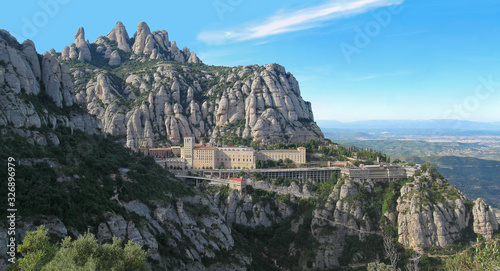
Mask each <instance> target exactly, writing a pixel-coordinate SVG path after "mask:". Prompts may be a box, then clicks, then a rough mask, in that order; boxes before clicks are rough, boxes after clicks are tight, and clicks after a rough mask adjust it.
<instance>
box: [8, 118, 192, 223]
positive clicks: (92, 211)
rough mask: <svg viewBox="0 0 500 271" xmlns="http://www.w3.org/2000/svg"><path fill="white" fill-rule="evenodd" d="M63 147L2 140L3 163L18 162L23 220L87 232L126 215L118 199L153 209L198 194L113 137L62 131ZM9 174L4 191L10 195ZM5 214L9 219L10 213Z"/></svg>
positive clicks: (12, 138)
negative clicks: (108, 215) (51, 221)
mask: <svg viewBox="0 0 500 271" xmlns="http://www.w3.org/2000/svg"><path fill="white" fill-rule="evenodd" d="M41 131H42V132H45V133H48V132H53V133H55V134H56V135H57V136H58V138H59V140H60V144H59V145H58V146H55V145H53V144H50V143H49V144H48V145H47V146H39V145H36V144H35V145H30V144H29V143H27V141H26V140H25V139H24V138H21V137H20V136H18V135H15V134H13V133H7V134H6V135H4V136H2V137H0V160H1V161H6V160H7V158H8V157H14V158H15V159H16V162H15V163H16V171H15V172H16V176H15V179H16V203H17V209H18V214H19V215H22V216H32V215H46V216H53V217H58V218H60V219H61V220H62V221H63V223H64V224H65V225H66V226H71V227H75V228H77V229H78V230H81V231H85V230H86V229H87V226H88V225H94V224H97V223H98V222H99V221H100V220H102V219H103V218H102V214H103V213H104V212H107V211H113V212H115V213H119V214H124V213H125V212H123V210H122V207H120V206H119V205H118V204H117V202H116V201H115V200H111V198H112V197H114V196H116V195H118V198H119V199H120V200H123V201H130V200H136V199H137V200H140V201H143V202H145V203H146V204H150V202H151V200H156V201H158V202H162V201H168V200H170V201H172V200H175V197H178V196H182V195H186V194H190V193H192V192H191V190H190V189H189V188H188V187H187V186H186V185H184V184H183V183H181V182H180V181H177V180H175V179H173V175H172V174H171V173H170V172H168V171H167V170H164V169H163V168H161V167H160V166H159V165H157V164H156V163H155V161H154V159H152V158H151V157H144V156H142V155H138V154H135V153H133V152H132V151H131V150H130V149H127V148H125V147H123V146H121V145H120V144H118V143H116V142H115V139H114V138H113V137H110V136H108V137H103V136H97V135H94V136H91V135H88V134H85V133H82V132H79V131H76V130H75V131H73V132H71V131H70V130H69V129H65V128H58V129H57V130H56V131H52V130H48V131H45V130H43V129H41ZM6 174H7V172H5V171H2V172H1V173H0V175H1V176H0V190H2V191H3V193H4V194H7V191H6V188H7V184H6V182H7V177H6ZM0 212H2V213H1V214H2V215H4V213H3V212H5V209H2V210H1V211H0Z"/></svg>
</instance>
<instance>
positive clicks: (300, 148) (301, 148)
mask: <svg viewBox="0 0 500 271" xmlns="http://www.w3.org/2000/svg"><path fill="white" fill-rule="evenodd" d="M297 149H299V150H303V149H306V147H298V148H297Z"/></svg>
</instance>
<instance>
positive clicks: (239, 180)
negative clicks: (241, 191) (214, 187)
mask: <svg viewBox="0 0 500 271" xmlns="http://www.w3.org/2000/svg"><path fill="white" fill-rule="evenodd" d="M231 181H237V182H244V181H245V180H243V179H242V178H232V179H231Z"/></svg>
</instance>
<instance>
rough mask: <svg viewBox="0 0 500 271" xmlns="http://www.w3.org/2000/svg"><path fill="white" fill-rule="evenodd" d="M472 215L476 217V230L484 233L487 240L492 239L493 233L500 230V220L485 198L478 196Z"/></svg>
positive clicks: (478, 232)
mask: <svg viewBox="0 0 500 271" xmlns="http://www.w3.org/2000/svg"><path fill="white" fill-rule="evenodd" d="M472 215H473V217H474V232H475V233H477V234H480V235H482V236H483V237H484V238H485V239H486V240H489V239H491V237H492V236H493V233H494V232H495V231H496V230H498V221H497V219H496V217H495V212H493V208H491V206H489V205H488V204H486V202H485V200H484V199H482V198H478V199H476V200H475V201H474V207H473V208H472Z"/></svg>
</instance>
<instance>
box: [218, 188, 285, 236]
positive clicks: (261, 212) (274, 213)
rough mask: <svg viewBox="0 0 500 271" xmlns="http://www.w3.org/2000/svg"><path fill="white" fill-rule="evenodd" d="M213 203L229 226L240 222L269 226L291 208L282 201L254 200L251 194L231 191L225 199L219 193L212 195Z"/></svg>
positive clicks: (241, 223) (249, 225)
mask: <svg viewBox="0 0 500 271" xmlns="http://www.w3.org/2000/svg"><path fill="white" fill-rule="evenodd" d="M214 203H215V204H216V205H217V206H218V207H219V210H220V211H221V213H222V214H223V216H224V217H225V218H226V223H227V225H228V226H229V227H231V226H232V225H233V224H240V225H243V226H247V227H252V228H255V227H257V226H264V227H270V226H271V225H272V224H273V223H280V222H281V221H282V220H283V219H285V218H287V217H289V216H290V215H291V214H292V212H293V210H292V208H291V206H289V205H287V204H285V203H283V202H273V203H272V204H271V203H269V202H262V201H256V200H254V199H253V198H252V196H250V195H248V194H245V195H240V194H239V193H238V192H237V191H234V190H233V191H232V192H231V193H230V194H229V196H228V197H227V198H226V199H222V200H221V195H220V193H216V194H215V195H214Z"/></svg>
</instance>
